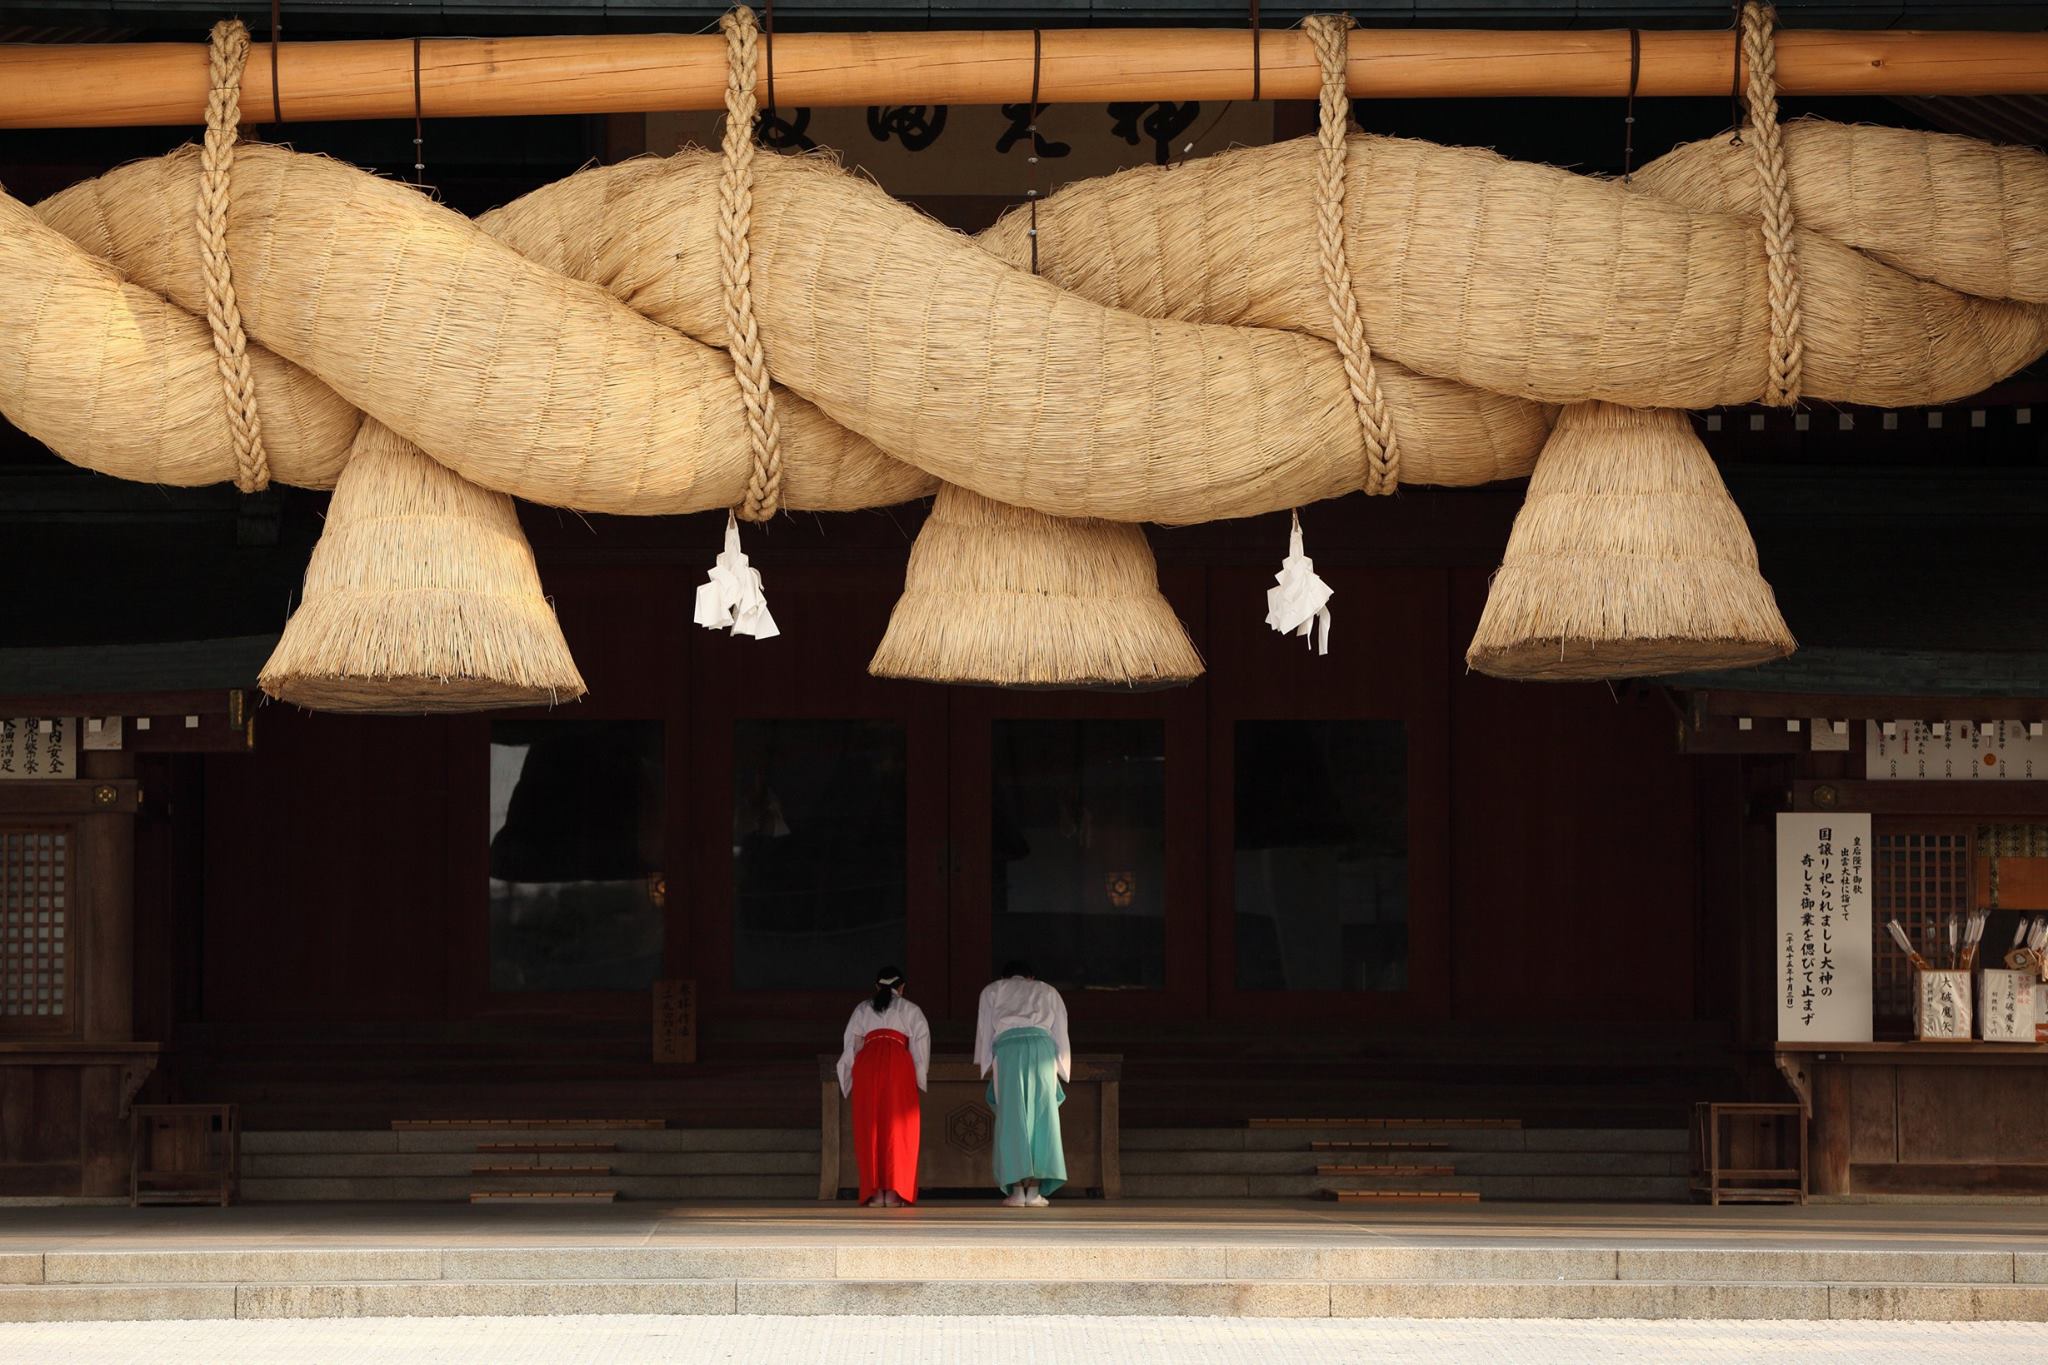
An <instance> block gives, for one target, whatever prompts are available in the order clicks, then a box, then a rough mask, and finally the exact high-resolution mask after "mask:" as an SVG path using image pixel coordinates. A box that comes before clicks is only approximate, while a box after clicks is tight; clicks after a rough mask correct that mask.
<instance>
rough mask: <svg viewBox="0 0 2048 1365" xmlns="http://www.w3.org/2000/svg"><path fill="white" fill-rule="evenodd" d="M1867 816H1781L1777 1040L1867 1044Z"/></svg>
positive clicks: (1868, 989) (1868, 972)
mask: <svg viewBox="0 0 2048 1365" xmlns="http://www.w3.org/2000/svg"><path fill="white" fill-rule="evenodd" d="M1870 873H1871V865H1870V817H1869V816H1868V815H1809V814H1804V813H1801V814H1796V815H1780V816H1779V817H1778V938H1777V958H1778V1041H1779V1042H1781V1043H1867V1042H1869V1041H1870V1039H1871V1023H1872V1007H1871V998H1870V970H1871V969H1870V951H1871V946H1870V932H1871V925H1870Z"/></svg>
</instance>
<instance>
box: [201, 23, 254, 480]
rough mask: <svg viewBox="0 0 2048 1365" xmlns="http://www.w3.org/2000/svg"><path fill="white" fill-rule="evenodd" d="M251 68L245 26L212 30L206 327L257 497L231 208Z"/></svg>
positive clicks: (204, 245)
mask: <svg viewBox="0 0 2048 1365" xmlns="http://www.w3.org/2000/svg"><path fill="white" fill-rule="evenodd" d="M248 60H249V30H248V29H247V28H246V27H245V26H244V25H243V24H242V21H241V20H239V19H227V20H223V21H222V22H220V23H218V24H215V25H214V26H213V34H212V38H211V40H210V41H209V43H208V47H207V63H206V83H207V96H206V140H205V143H204V144H203V145H202V147H201V149H200V156H199V207H198V212H197V214H196V221H197V223H198V228H199V263H200V268H201V272H202V274H203V275H204V276H205V282H206V322H207V326H208V327H210V328H211V329H212V331H213V350H214V354H215V356H216V357H218V359H219V361H220V382H221V388H222V389H223V390H224V391H225V392H226V394H227V409H228V428H229V431H230V432H231V433H232V435H233V439H234V446H235V487H237V488H239V489H241V490H242V491H243V492H244V493H254V492H258V491H260V490H261V489H264V488H267V487H269V486H270V458H269V456H268V455H266V454H265V453H264V450H263V422H262V418H261V417H260V416H259V415H258V413H257V411H256V377H255V375H254V374H253V373H251V371H250V368H249V338H248V336H247V335H246V334H245V333H244V332H243V330H242V309H241V306H240V304H239V303H238V302H237V301H236V299H235V280H234V271H233V270H232V268H231V267H230V266H229V264H228V203H229V196H230V183H231V180H232V176H233V171H234V165H235V134H236V129H237V128H238V126H239V125H240V123H241V121H242V66H243V64H244V63H246V62H247V61H248Z"/></svg>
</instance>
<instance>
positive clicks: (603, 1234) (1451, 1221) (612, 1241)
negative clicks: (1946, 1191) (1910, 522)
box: [0, 1197, 2048, 1254]
mask: <svg viewBox="0 0 2048 1365" xmlns="http://www.w3.org/2000/svg"><path fill="white" fill-rule="evenodd" d="M1162 1241H1164V1242H1171V1243H1174V1244H1176V1245H1192V1244H1201V1245H1213V1246H1226V1247H1227V1246H1293V1247H1358V1246H1388V1247H1553V1248H1579V1249H1587V1248H1610V1249H1632V1250H1656V1249H1663V1250H1682V1249H1697V1250H1710V1249H1724V1250H1727V1249H1747V1250H1806V1251H1817V1250H1840V1251H1899V1250H1905V1249H1916V1250H1929V1251H1933V1250H1942V1251H1989V1252H2017V1253H2032V1254H2048V1208H2042V1207H2039V1206H2035V1205H1986V1204H1965V1205H1932V1204H1907V1205H1876V1204H1845V1205H1827V1206H1810V1207H1807V1208H1791V1207H1786V1206H1781V1205H1729V1206H1724V1207H1721V1208H1708V1207H1706V1206H1704V1205H1689V1204H1639V1205H1638V1204H1483V1203H1482V1204H1466V1205H1445V1206H1442V1207H1435V1208H1418V1207H1409V1208H1385V1209H1375V1208H1370V1207H1363V1206H1358V1205H1338V1204H1333V1203H1330V1202H1328V1201H1325V1200H1232V1201H1229V1202H1210V1203H1199V1204H1195V1203H1174V1202H1163V1201H1160V1202H1155V1201H1150V1200H1137V1199H1127V1200H1119V1201H1115V1202H1107V1201H1104V1200H1099V1199H1055V1200H1054V1201H1053V1203H1052V1206H1051V1207H1050V1208H1047V1209H1042V1210H1041V1209H1005V1208H1002V1207H1001V1206H1000V1205H999V1204H998V1203H997V1202H996V1200H995V1199H994V1198H993V1197H991V1198H989V1199H987V1200H973V1201H957V1202H943V1201H942V1202H931V1203H927V1204H924V1205H922V1206H920V1207H917V1208H911V1209H886V1210H885V1209H863V1208H858V1207H856V1206H855V1205H854V1204H852V1203H851V1202H850V1201H841V1202H838V1203H818V1202H803V1203H787V1204H756V1203H720V1202H710V1201H707V1202H701V1203H690V1204H655V1203H620V1204H605V1205H593V1206H591V1207H588V1208H577V1207H573V1206H570V1207H549V1206H545V1205H536V1206H533V1207H517V1206H508V1207H476V1206H472V1205H468V1204H411V1203H408V1204H251V1205H242V1206H239V1207H236V1208H228V1209H220V1208H210V1207H184V1208H177V1207H172V1208H142V1209H128V1208H7V1209H0V1253H41V1252H50V1251H86V1250H94V1251H115V1250H128V1251H166V1250H172V1249H209V1250H223V1251H224V1250H234V1249H254V1248H263V1247H292V1246H296V1247H331V1248H378V1247H507V1246H530V1247H541V1246H565V1247H566V1246H579V1247H602V1246H609V1247H632V1246H721V1247H774V1246H785V1247H787V1246H800V1245H805V1244H813V1245H849V1246H866V1245H884V1244H886V1245H902V1244H905V1243H911V1242H914V1243H917V1244H920V1245H922V1244H930V1243H944V1244H955V1243H963V1242H964V1243H972V1244H978V1245H986V1246H1032V1245H1041V1244H1046V1243H1059V1244H1064V1243H1076V1244H1079V1245H1084V1246H1115V1245H1121V1244H1141V1245H1150V1244H1156V1243H1160V1242H1162Z"/></svg>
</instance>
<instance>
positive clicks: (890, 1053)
mask: <svg viewBox="0 0 2048 1365" xmlns="http://www.w3.org/2000/svg"><path fill="white" fill-rule="evenodd" d="M931 1059H932V1035H931V1029H930V1027H929V1026H928V1025H927V1024H926V1023H925V1018H924V1011H923V1010H921V1009H919V1008H918V1007H917V1006H916V1005H913V1004H911V1003H910V1002H909V1001H908V1000H905V999H904V998H903V974H902V973H901V972H898V971H897V970H896V969H895V968H894V967H884V968H882V970H881V971H879V972H877V973H876V974H875V995H874V998H873V999H872V1000H863V1001H861V1002H860V1004H858V1005H856V1006H854V1010H853V1017H852V1018H850V1019H848V1020H847V1021H846V1039H845V1044H844V1046H843V1047H842V1048H841V1050H840V1053H839V1092H840V1093H841V1094H842V1095H847V1096H850V1097H851V1098H852V1100H853V1154H854V1158H855V1159H856V1160H857V1161H858V1162H859V1163H860V1202H861V1203H862V1204H863V1205H868V1204H872V1205H875V1206H877V1207H880V1208H886V1209H895V1208H902V1207H904V1206H905V1205H907V1204H915V1203H916V1202H917V1147H918V1128H919V1125H920V1123H921V1122H922V1115H921V1113H920V1110H919V1105H918V1092H919V1091H921V1090H923V1089H924V1087H925V1073H926V1072H927V1071H928V1070H929V1069H930V1066H931Z"/></svg>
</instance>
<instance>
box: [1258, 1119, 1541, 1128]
mask: <svg viewBox="0 0 2048 1365" xmlns="http://www.w3.org/2000/svg"><path fill="white" fill-rule="evenodd" d="M1249 1122H1250V1124H1251V1126H1252V1127H1254V1128H1520V1127H1521V1126H1522V1121H1521V1120H1520V1119H1252V1120H1250V1121H1249Z"/></svg>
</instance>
